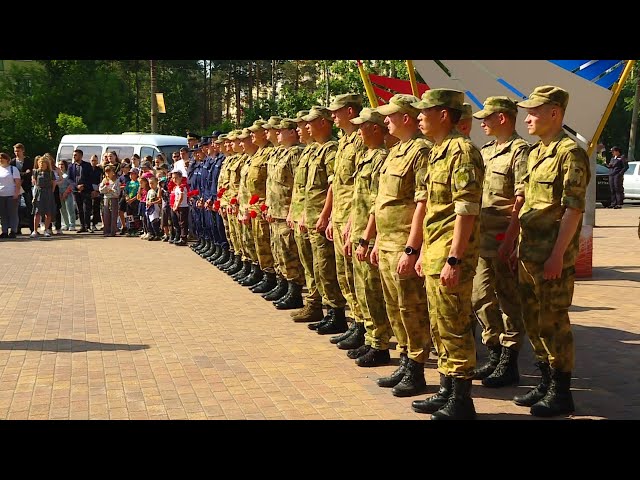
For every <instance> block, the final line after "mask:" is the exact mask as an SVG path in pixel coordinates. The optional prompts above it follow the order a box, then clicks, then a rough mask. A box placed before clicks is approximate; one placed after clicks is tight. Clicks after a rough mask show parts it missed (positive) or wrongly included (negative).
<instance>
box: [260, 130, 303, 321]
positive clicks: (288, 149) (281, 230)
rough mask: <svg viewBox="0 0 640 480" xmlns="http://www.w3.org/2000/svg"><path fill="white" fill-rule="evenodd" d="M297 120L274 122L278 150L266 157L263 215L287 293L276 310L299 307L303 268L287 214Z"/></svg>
mask: <svg viewBox="0 0 640 480" xmlns="http://www.w3.org/2000/svg"><path fill="white" fill-rule="evenodd" d="M296 127H297V123H296V122H294V121H293V120H292V119H289V118H283V119H282V121H281V122H280V123H279V124H278V125H275V130H276V131H277V132H278V142H279V143H280V146H281V148H282V151H281V153H280V154H279V155H278V156H276V155H272V157H271V159H273V158H275V161H272V160H271V159H270V161H269V166H268V169H269V174H268V177H267V199H266V212H265V217H266V219H267V221H268V222H269V225H270V227H271V245H272V250H273V257H274V260H275V262H276V264H277V265H278V269H279V271H280V272H281V275H282V276H283V277H284V278H285V279H286V280H287V293H286V294H285V296H284V297H283V298H282V300H280V301H279V302H277V303H275V306H276V308H277V309H279V310H290V309H294V308H295V309H298V308H300V307H302V305H303V300H302V287H303V286H304V282H305V279H304V269H303V267H302V264H301V263H300V258H299V257H298V247H297V245H296V241H295V236H294V233H293V229H291V228H290V227H289V225H287V216H288V214H289V209H290V207H291V192H292V189H293V175H294V172H295V168H296V165H297V164H298V159H299V158H300V153H301V152H302V145H300V144H299V142H298V133H297V132H296Z"/></svg>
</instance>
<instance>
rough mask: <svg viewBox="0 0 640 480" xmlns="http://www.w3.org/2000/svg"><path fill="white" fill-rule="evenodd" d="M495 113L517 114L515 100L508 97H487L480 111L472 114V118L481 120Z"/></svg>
mask: <svg viewBox="0 0 640 480" xmlns="http://www.w3.org/2000/svg"><path fill="white" fill-rule="evenodd" d="M496 112H510V113H513V114H514V115H517V114H518V105H517V104H516V102H515V100H512V99H510V98H509V97H487V99H486V100H485V101H484V104H483V106H482V110H480V111H479V112H476V113H474V114H473V117H474V118H477V119H478V120H482V119H483V118H487V117H488V116H489V115H491V114H493V113H496Z"/></svg>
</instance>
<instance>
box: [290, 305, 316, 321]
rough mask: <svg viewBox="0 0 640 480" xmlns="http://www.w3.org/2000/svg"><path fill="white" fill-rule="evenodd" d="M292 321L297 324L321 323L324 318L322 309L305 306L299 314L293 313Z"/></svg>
mask: <svg viewBox="0 0 640 480" xmlns="http://www.w3.org/2000/svg"><path fill="white" fill-rule="evenodd" d="M292 313H293V315H291V320H293V321H294V322H296V323H299V322H320V321H321V320H322V318H323V313H322V307H314V306H312V305H309V304H307V305H305V306H304V307H302V308H301V309H300V310H298V311H297V312H292Z"/></svg>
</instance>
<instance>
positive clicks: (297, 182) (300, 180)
mask: <svg viewBox="0 0 640 480" xmlns="http://www.w3.org/2000/svg"><path fill="white" fill-rule="evenodd" d="M319 146H320V145H319V144H318V143H316V142H313V143H310V144H308V145H306V146H305V147H304V149H303V150H302V152H301V153H300V157H299V158H298V164H297V165H296V166H295V169H294V174H293V191H292V192H291V219H292V220H293V221H294V222H299V221H300V220H302V214H303V212H304V199H305V198H306V197H305V188H306V185H307V173H308V172H309V160H310V159H311V158H313V154H314V152H315V150H316V149H317V148H318V147H319Z"/></svg>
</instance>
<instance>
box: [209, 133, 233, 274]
mask: <svg viewBox="0 0 640 480" xmlns="http://www.w3.org/2000/svg"><path fill="white" fill-rule="evenodd" d="M227 136H228V135H227V134H226V133H223V134H221V135H219V136H218V138H217V140H215V142H214V143H215V144H217V145H218V146H219V151H220V153H219V155H220V156H219V157H218V159H217V163H216V166H215V167H214V176H215V175H216V174H215V170H216V167H217V168H218V173H217V176H216V177H215V178H216V188H214V189H213V192H212V194H213V198H212V201H211V205H210V208H211V209H212V211H213V215H214V219H215V227H214V228H217V229H218V231H219V238H221V239H222V240H221V242H222V243H221V248H220V252H219V253H218V255H217V256H214V257H211V258H210V259H209V261H210V262H211V263H212V264H213V265H216V266H219V265H222V264H224V263H226V262H228V261H229V256H230V254H231V248H232V247H231V240H230V238H229V226H228V224H227V222H226V218H225V211H226V206H225V207H223V206H222V196H223V192H224V190H223V189H224V188H227V187H228V186H229V185H228V181H229V176H228V175H227V173H226V171H227V163H228V160H229V155H232V154H233V150H232V148H231V142H229V141H228V140H227Z"/></svg>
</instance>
